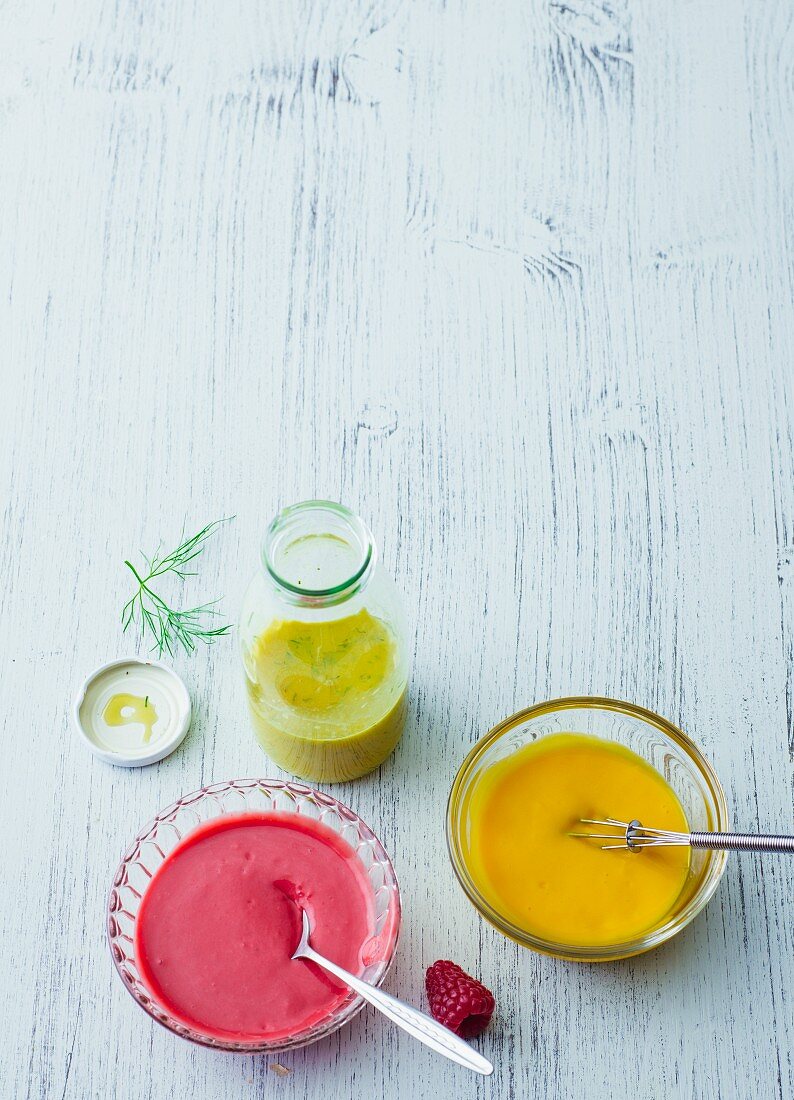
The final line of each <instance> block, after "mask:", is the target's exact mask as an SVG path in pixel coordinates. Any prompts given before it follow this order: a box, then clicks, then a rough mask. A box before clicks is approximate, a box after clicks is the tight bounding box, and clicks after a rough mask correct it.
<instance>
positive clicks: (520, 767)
mask: <svg viewBox="0 0 794 1100" xmlns="http://www.w3.org/2000/svg"><path fill="white" fill-rule="evenodd" d="M467 810H468V815H467V816H468V820H469V830H468V841H467V843H468V847H469V852H468V858H467V864H468V866H469V870H470V873H471V875H472V878H473V879H474V881H475V883H476V885H477V887H478V889H479V890H480V892H481V893H482V895H483V896H484V897H485V899H486V900H487V901H488V902H489V904H490V905H491V906H492V908H493V909H495V910H496V912H497V913H499V914H500V915H501V916H502V917H504V918H507V919H508V920H509V921H511V922H512V923H513V924H515V925H516V926H517V927H519V928H521V929H522V930H523V931H525V932H528V933H529V934H530V935H534V936H538V937H539V938H542V939H544V940H551V941H553V942H556V943H560V944H566V945H572V946H582V947H598V946H604V945H612V944H618V943H625V942H626V941H628V940H631V939H634V938H635V937H637V936H640V935H642V934H643V933H646V932H649V931H651V930H652V929H654V928H656V927H658V926H660V925H661V924H663V923H664V922H665V920H666V919H668V918H669V917H670V916H671V915H672V914H673V912H674V911H675V909H676V904H677V902H679V899H680V897H681V895H682V891H683V890H684V886H685V884H686V882H687V878H688V876H689V848H687V847H681V848H655V849H646V850H644V851H642V852H630V851H603V850H602V848H601V845H602V844H606V843H609V842H608V841H604V840H600V841H599V840H584V839H580V838H576V837H572V836H571V835H570V833H571V832H572V831H583V830H584V829H585V828H590V829H592V830H593V831H595V832H604V830H603V829H599V828H596V827H593V826H581V825H580V824H579V820H580V819H581V818H583V817H590V818H604V817H613V818H617V819H618V820H620V821H631V820H633V819H634V818H637V819H639V820H640V821H641V822H642V823H643V824H644V825H650V826H654V827H655V828H660V829H675V830H682V831H688V830H689V826H688V824H687V820H686V817H685V815H684V811H683V809H682V807H681V804H680V802H679V801H678V798H677V797H676V794H675V792H674V791H673V789H672V788H671V787H670V785H669V784H668V783H667V782H666V780H665V779H664V778H663V777H662V775H661V774H660V773H659V772H657V771H656V770H655V768H653V767H652V766H651V765H650V764H648V763H647V762H646V761H645V760H643V759H642V758H641V757H640V756H638V755H637V754H636V753H634V752H632V751H631V750H630V749H627V748H624V747H623V746H622V745H618V744H615V743H614V742H610V741H604V740H601V739H600V738H597V737H591V736H584V735H581V734H573V733H560V734H551V735H549V736H547V737H542V738H540V739H539V740H538V741H535V742H533V743H532V744H530V745H526V746H525V747H523V748H521V749H519V750H518V751H517V752H515V753H513V754H512V755H511V756H509V757H507V758H506V759H504V760H501V761H498V762H497V763H495V764H493V765H492V766H491V767H489V768H488V769H486V770H485V771H484V772H483V774H482V775H481V776H480V778H479V779H478V781H477V783H476V784H475V785H474V786H473V788H472V789H471V791H470V793H469V796H468V807H467Z"/></svg>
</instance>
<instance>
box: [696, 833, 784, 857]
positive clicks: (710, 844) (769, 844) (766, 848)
mask: <svg viewBox="0 0 794 1100" xmlns="http://www.w3.org/2000/svg"><path fill="white" fill-rule="evenodd" d="M689 843H690V845H691V846H692V847H693V848H709V849H711V850H713V851H720V852H792V853H794V836H770V835H768V834H767V835H764V834H753V833H690V834H689Z"/></svg>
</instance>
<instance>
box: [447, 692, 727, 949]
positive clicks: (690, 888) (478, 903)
mask: <svg viewBox="0 0 794 1100" xmlns="http://www.w3.org/2000/svg"><path fill="white" fill-rule="evenodd" d="M560 734H576V735H585V736H587V737H590V738H598V739H599V741H600V742H602V743H603V742H607V743H611V745H612V746H613V747H615V748H616V749H617V751H618V753H619V754H620V753H622V752H623V751H624V750H629V751H630V753H633V754H636V756H637V757H639V758H640V760H639V761H637V765H638V767H639V768H641V769H643V768H645V765H650V768H652V769H654V771H655V773H658V776H659V777H661V779H662V780H663V781H664V782H665V783H666V784H667V785H668V787H669V788H670V789H671V790H672V796H673V798H674V799H677V801H678V803H680V808H681V809H682V810H683V813H684V815H685V816H686V820H687V822H688V825H689V829H690V830H716V831H727V830H728V829H729V824H728V808H727V803H726V800H725V794H724V792H723V790H722V787H721V785H720V782H719V780H718V779H717V776H716V775H715V773H714V770H713V768H712V767H711V765H710V764H709V762H708V761H707V760H706V759H705V757H704V756H703V754H702V753H701V752H700V750H699V749H698V748H697V746H696V745H695V744H694V743H693V742H692V741H691V740H690V738H688V737H687V736H686V734H684V733H683V732H682V731H681V730H679V729H678V728H677V727H676V726H674V725H673V724H672V723H670V722H668V721H667V720H666V719H664V718H662V717H660V716H659V715H657V714H654V713H653V712H652V711H648V710H645V709H644V708H642V707H638V706H635V705H633V704H631V703H626V702H621V701H620V700H616V699H606V698H597V697H587V696H583V697H572V698H566V699H555V700H552V701H551V702H547V703H540V704H538V705H536V706H533V707H529V708H528V709H526V710H522V711H519V712H518V713H517V714H514V715H512V716H511V717H510V718H506V719H505V720H504V721H503V722H500V723H499V724H498V725H497V726H495V727H494V728H493V729H492V730H491V731H490V732H489V733H488V734H487V735H486V736H485V737H483V738H482V739H481V740H480V741H479V742H478V743H477V744H476V745H475V746H474V748H473V749H472V750H471V752H470V753H469V754H468V756H467V757H466V759H465V760H464V761H463V764H462V765H461V767H460V769H459V771H458V774H457V776H456V777H455V781H454V783H453V785H452V790H451V793H450V797H449V804H448V808H447V843H448V847H449V853H450V859H451V861H452V866H453V869H454V871H455V874H456V875H457V877H458V880H459V882H460V884H461V885H462V887H463V889H464V891H465V893H466V894H467V896H468V898H469V900H470V901H471V902H472V903H473V905H474V906H475V908H476V909H477V910H478V911H479V913H480V914H481V915H482V916H483V917H485V918H486V920H488V921H489V922H490V923H491V924H493V925H494V927H496V928H497V929H498V930H499V931H500V932H502V933H503V934H504V935H506V936H508V937H510V938H511V939H513V940H515V941H516V942H517V943H520V944H522V945H523V946H525V947H530V948H532V949H533V950H536V951H540V952H543V953H545V954H549V955H555V956H557V957H559V958H564V959H570V960H573V961H582V962H588V961H589V962H606V961H610V960H614V959H621V958H628V957H630V956H632V955H637V954H640V953H641V952H643V951H648V950H650V949H651V948H653V947H657V946H658V945H659V944H661V943H664V942H665V941H666V940H668V939H670V937H671V936H674V935H675V934H676V933H677V932H679V931H681V929H682V928H685V927H686V925H687V924H689V923H690V921H692V920H693V919H694V917H695V916H697V914H698V913H699V912H700V911H701V910H702V909H703V907H704V906H705V904H706V903H707V902H708V900H709V898H711V896H712V895H713V893H714V891H715V890H716V889H717V886H718V884H719V881H720V878H721V877H722V874H723V872H724V870H725V866H726V859H727V856H726V853H725V852H704V851H691V852H689V865H688V871H687V872H686V873H685V877H684V879H683V887H682V889H681V890H680V893H678V894H677V896H676V898H675V901H674V903H673V904H672V905H670V906H669V908H667V909H666V911H664V912H663V913H661V914H660V915H659V917H658V919H656V920H653V921H652V922H651V923H650V925H649V926H647V927H645V928H644V929H643V930H642V931H641V932H635V933H634V934H632V935H631V936H629V937H628V938H625V939H622V940H618V941H616V942H603V938H601V940H600V941H598V937H596V936H595V935H594V936H593V940H594V941H598V942H588V932H587V930H586V929H585V930H583V933H582V934H581V935H577V936H576V937H574V936H572V935H570V930H569V935H568V936H567V937H566V936H565V935H561V936H559V937H555V936H553V935H550V934H544V935H540V934H537V931H535V932H533V931H530V930H528V928H527V925H528V924H532V923H533V922H532V921H531V920H529V921H525V922H522V923H523V925H524V926H523V927H522V924H521V923H519V922H518V920H517V918H516V916H515V912H514V911H509V906H508V904H507V903H506V902H504V901H503V900H502V899H501V898H500V897H499V896H498V892H495V891H494V889H493V887H492V885H491V884H487V885H486V883H485V880H484V878H483V875H482V869H481V867H480V863H481V860H480V858H479V855H478V843H477V842H478V839H479V838H478V836H477V835H476V830H477V829H482V828H483V825H482V821H483V820H484V819H483V817H482V814H481V812H480V811H479V810H478V808H477V806H478V798H480V801H482V797H481V796H482V792H483V790H484V789H487V788H488V786H489V784H491V785H492V786H493V784H492V780H493V777H494V776H495V775H497V774H502V773H504V772H505V771H506V770H507V769H509V768H510V766H511V763H512V762H513V761H514V760H516V759H518V756H517V754H520V753H522V750H523V754H524V756H526V750H527V747H528V746H533V745H537V744H538V743H539V740H540V739H541V738H546V737H551V736H552V735H560ZM551 743H552V742H550V744H551ZM626 756H627V757H628V754H626ZM635 759H636V757H635ZM646 770H647V769H646ZM494 789H496V788H494ZM498 810H499V807H497V811H498ZM591 813H592V810H590V809H588V808H584V807H583V814H582V816H586V815H589V814H591ZM606 813H611V816H615V811H614V810H612V811H610V810H609V809H608V807H604V809H603V811H601V813H595V814H593V816H602V814H606ZM526 816H527V821H528V822H530V821H531V820H532V814H531V813H530V812H529V808H528V812H527V815H526ZM508 818H509V815H508ZM502 819H503V820H504V815H502ZM537 820H538V819H537V815H535V821H537ZM572 824H573V823H572ZM643 824H646V825H655V824H657V822H655V821H650V820H648V821H644V822H643ZM661 824H662V826H664V822H662V823H661ZM529 827H531V826H529ZM571 843H573V844H584V845H588V844H592V843H593V842H591V841H587V840H576V841H571ZM521 845H522V841H521V838H520V837H518V838H517V844H516V851H518V852H520V850H521ZM479 847H480V848H481V845H479ZM527 851H528V853H529V854H528V858H529V859H531V845H530V844H528V845H527ZM571 851H572V852H575V854H576V855H578V854H579V849H571ZM678 851H679V854H680V850H678ZM668 852H672V850H668ZM657 855H658V853H656V852H654V853H649V852H642V853H627V852H604V853H601V852H600V851H599V852H598V856H599V857H600V858H602V859H615V860H624V861H625V863H624V864H623V865H622V867H621V868H620V869H621V871H622V874H623V887H622V888H624V889H625V886H626V881H627V879H626V872H627V869H628V883H629V884H630V882H631V868H633V867H637V868H639V869H640V870H641V871H642V872H643V874H645V873H646V872H647V871H648V870H649V865H648V863H647V862H646V863H645V864H642V865H640V864H639V863H633V862H632V861H634V860H641V859H645V857H646V856H651V857H652V858H653V857H656V856H657ZM627 857H628V858H627ZM503 862H504V861H503ZM609 866H610V868H611V867H612V866H614V867H615V870H616V871H617V870H618V864H611V865H609ZM528 869H529V865H527V867H525V868H524V869H523V870H522V868H521V866H519V865H518V863H517V866H516V869H515V874H516V875H520V874H522V873H527V870H528ZM583 888H585V887H583ZM574 939H575V940H576V942H572V941H573V940H574Z"/></svg>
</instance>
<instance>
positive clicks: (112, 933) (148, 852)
mask: <svg viewBox="0 0 794 1100" xmlns="http://www.w3.org/2000/svg"><path fill="white" fill-rule="evenodd" d="M274 810H275V811H279V812H281V813H293V814H303V815H304V816H305V817H311V818H314V819H315V820H316V821H320V822H322V824H324V825H326V826H328V828H330V829H333V830H334V832H336V833H338V834H339V835H340V836H341V837H342V838H343V839H344V840H346V841H347V843H348V844H349V845H350V847H351V848H352V849H353V851H354V852H355V853H356V856H357V857H358V859H359V861H360V862H361V865H362V867H363V868H364V871H365V873H366V875H367V878H368V879H369V882H370V884H371V886H372V891H373V894H374V897H375V930H374V933H373V938H374V939H375V940H377V942H378V955H379V957H378V958H377V959H376V960H374V961H373V962H371V963H370V964H369V965H368V966H366V967H365V969H364V970H363V971H362V973H361V977H363V978H364V980H365V981H367V982H371V983H372V984H373V985H380V983H381V982H382V981H383V979H384V978H385V977H386V974H387V973H388V971H389V967H390V966H391V963H392V959H393V958H394V952H395V949H396V947H397V939H398V936H399V932H400V919H401V906H400V890H399V887H398V885H397V878H396V876H395V874H394V868H393V867H392V864H391V860H390V859H389V857H388V855H387V854H386V852H385V850H384V848H383V846H382V844H381V843H380V841H379V840H378V838H377V837H376V836H375V834H374V833H373V832H372V830H371V829H370V828H369V826H368V825H366V824H365V823H364V822H363V821H362V820H361V818H360V817H358V816H357V815H356V814H354V813H353V811H352V810H350V809H348V807H347V806H344V805H343V804H342V803H341V802H337V800H336V799H335V798H331V796H330V795H327V794H322V793H321V792H320V791H315V790H313V789H312V788H311V787H306V786H304V785H303V784H302V783H284V782H281V781H279V780H272V779H233V780H230V781H229V782H226V783H214V784H212V785H211V786H209V787H202V788H201V790H198V791H194V792H193V793H192V794H186V795H185V796H184V797H183V798H180V799H179V801H178V802H174V804H173V805H172V806H169V807H168V808H167V809H165V810H161V812H160V813H159V814H158V815H157V816H156V817H155V819H154V820H153V821H151V822H150V823H149V824H148V825H147V826H146V827H145V828H144V829H142V830H141V832H140V833H139V834H138V836H137V837H136V838H135V840H134V841H133V842H132V844H131V845H130V846H129V848H128V849H127V851H126V852H125V854H124V857H123V859H122V861H121V863H120V864H119V867H118V870H117V871H116V874H115V876H114V878H113V886H112V888H111V891H110V896H109V898H108V912H107V933H108V943H109V945H110V951H111V954H112V956H113V962H114V963H115V966H116V970H117V971H118V973H119V975H120V977H121V978H122V980H123V982H124V984H125V986H126V987H127V989H128V990H129V992H130V993H131V994H132V996H133V998H134V999H135V1001H136V1002H137V1003H138V1004H139V1005H140V1006H141V1008H142V1009H144V1011H145V1012H148V1014H149V1015H150V1016H151V1017H152V1019H154V1020H157V1022H158V1023H160V1024H162V1025H163V1026H164V1027H167V1028H168V1030H169V1031H173V1032H174V1034H175V1035H179V1036H181V1038H183V1039H190V1040H191V1041H192V1042H194V1043H200V1044H202V1045H203V1046H208V1047H215V1048H216V1049H219V1050H231V1051H237V1052H241V1053H246V1054H254V1053H257V1052H261V1051H269V1052H275V1051H280V1050H292V1049H294V1048H295V1047H302V1046H306V1045H307V1044H308V1043H313V1042H315V1041H316V1040H317V1039H322V1038H324V1037H325V1036H326V1035H331V1034H332V1033H333V1032H334V1031H337V1030H338V1029H339V1028H340V1027H342V1025H343V1024H345V1023H347V1021H348V1020H351V1019H352V1018H353V1017H354V1016H355V1015H356V1013H357V1012H359V1011H360V1009H361V1008H362V1007H363V1004H364V1001H363V999H362V998H361V997H358V996H356V995H355V994H354V993H352V991H351V993H350V996H349V997H347V999H346V1000H344V1001H343V1002H342V1003H341V1004H340V1005H338V1006H337V1007H336V1008H335V1009H334V1010H333V1011H332V1012H330V1013H329V1014H328V1015H327V1016H326V1017H325V1018H324V1019H322V1020H319V1021H318V1022H317V1023H315V1024H313V1025H312V1026H311V1027H308V1028H306V1029H304V1030H303V1031H301V1032H299V1033H297V1034H296V1035H293V1036H290V1038H289V1039H286V1040H285V1039H279V1040H278V1041H276V1042H268V1041H267V1040H256V1041H254V1042H250V1041H249V1042H237V1041H234V1040H229V1039H226V1038H224V1039H218V1038H214V1037H212V1036H208V1035H204V1034H203V1033H202V1032H200V1031H196V1030H194V1029H192V1028H190V1027H187V1026H186V1025H185V1024H183V1023H181V1022H180V1021H179V1020H177V1019H175V1018H174V1017H173V1016H172V1015H171V1014H170V1013H169V1012H168V1011H167V1010H166V1009H165V1008H163V1007H162V1006H161V1005H160V1004H159V1003H158V1002H157V1001H156V1000H155V999H154V998H153V997H152V995H151V994H150V992H149V990H148V989H147V987H146V986H145V985H144V983H143V981H142V979H141V976H140V973H139V971H138V967H137V965H136V960H135V920H136V916H137V913H138V909H139V907H140V904H141V900H142V898H143V894H144V892H145V890H146V887H147V885H148V883H149V881H150V880H151V878H152V876H153V874H154V872H155V871H156V870H157V868H158V867H159V866H160V864H161V863H163V861H164V860H165V858H166V856H167V855H168V854H169V852H171V851H172V850H173V849H174V848H175V847H176V845H177V844H178V843H179V842H180V841H181V840H182V839H183V837H185V836H187V835H188V833H190V832H192V831H193V830H194V829H195V828H196V827H197V826H198V825H200V824H202V822H205V821H210V820H212V819H213V818H217V817H223V816H225V815H228V814H241V813H246V812H257V813H260V812H263V811H274Z"/></svg>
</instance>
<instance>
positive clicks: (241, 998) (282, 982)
mask: <svg viewBox="0 0 794 1100" xmlns="http://www.w3.org/2000/svg"><path fill="white" fill-rule="evenodd" d="M300 907H303V908H305V909H306V910H307V912H308V913H309V914H310V916H312V918H313V919H314V923H315V926H316V928H317V933H316V935H315V936H314V941H315V943H316V946H317V948H318V950H320V951H321V952H322V953H323V954H325V955H326V956H327V957H329V958H330V959H332V960H334V961H335V962H337V963H338V965H340V966H342V967H344V968H345V969H347V970H349V971H350V972H352V973H353V974H356V975H358V976H360V977H362V978H363V979H364V980H365V981H368V982H370V983H372V984H375V985H378V984H380V982H381V981H382V980H383V978H384V977H385V975H386V973H387V971H388V969H389V966H390V964H391V961H392V958H393V955H394V950H395V948H396V943H397V937H398V934H399V927H400V898H399V889H398V886H397V881H396V879H395V877H394V871H393V868H392V866H391V862H390V860H389V858H388V856H387V855H386V852H385V851H384V850H383V848H382V846H381V844H380V842H379V841H378V839H377V837H375V835H374V834H373V833H372V832H371V830H370V829H369V828H368V827H367V826H366V825H365V823H364V822H363V821H361V819H360V818H358V817H357V816H356V815H355V814H354V813H353V812H352V810H349V809H348V808H347V807H346V806H343V805H342V803H340V802H337V800H336V799H334V798H331V797H330V796H328V795H325V794H322V793H321V792H319V791H315V790H312V789H311V788H310V787H305V786H304V785H303V784H300V783H284V782H279V781H272V780H233V781H231V782H229V783H219V784H214V785H213V786H211V787H207V788H203V789H202V790H200V791H196V792H194V793H193V794H190V795H186V796H184V798H182V799H180V800H179V802H177V803H174V805H173V806H170V807H168V808H167V809H166V810H163V811H162V812H161V813H160V814H158V816H157V817H156V818H155V820H154V821H153V822H151V823H150V825H148V826H147V827H146V828H145V829H144V830H143V831H142V832H141V834H140V835H139V836H138V838H136V840H135V841H134V842H133V844H132V845H131V846H130V848H129V849H128V851H127V853H126V855H125V857H124V859H123V860H122V863H121V864H120V866H119V869H118V871H117V873H116V876H115V879H114V885H113V888H112V890H111V894H110V899H109V907H108V938H109V942H110V947H111V952H112V954H113V959H114V962H115V965H116V969H117V970H118V972H119V974H120V976H121V977H122V979H123V980H124V982H125V984H126V985H127V988H128V990H129V992H130V993H131V994H132V996H133V997H134V999H135V1000H136V1001H137V1003H138V1004H139V1005H140V1006H141V1007H142V1008H144V1009H145V1011H146V1012H147V1013H148V1014H149V1015H150V1016H152V1017H153V1018H154V1019H156V1020H157V1021H158V1022H159V1023H161V1024H163V1025H164V1026H165V1027H167V1028H168V1029H169V1030H171V1031H173V1032H175V1033H176V1034H178V1035H180V1036H182V1037H183V1038H186V1039H190V1040H192V1041H193V1042H197V1043H201V1044H203V1045H207V1046H213V1047H216V1048H221V1049H224V1050H232V1051H241V1052H248V1053H251V1052H255V1051H277V1050H286V1049H290V1048H294V1047H298V1046H304V1045H306V1044H307V1043H311V1042H314V1041H315V1040H316V1039H319V1038H322V1037H323V1036H325V1035H329V1034H331V1033H332V1032H333V1031H335V1030H337V1028H339V1027H341V1026H342V1024H344V1023H345V1022H346V1021H347V1020H349V1019H350V1018H351V1017H352V1016H354V1015H355V1014H356V1013H357V1012H358V1011H359V1010H360V1008H361V1007H362V1005H363V1000H362V999H361V997H359V996H357V995H356V994H354V993H353V992H352V991H351V990H350V989H349V988H347V987H346V986H344V985H342V983H341V982H339V981H337V980H336V979H335V978H333V977H331V976H329V975H328V974H326V973H325V972H323V971H322V970H321V969H320V968H319V967H317V966H316V965H315V964H314V963H312V962H308V961H305V960H294V961H293V960H292V959H291V958H290V956H291V954H292V952H293V951H294V949H295V947H296V946H297V943H298V940H299V937H300V923H301V914H300Z"/></svg>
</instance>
